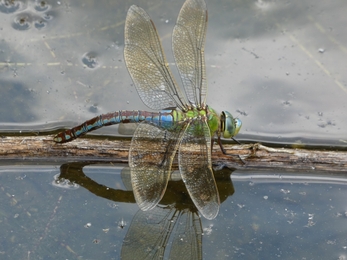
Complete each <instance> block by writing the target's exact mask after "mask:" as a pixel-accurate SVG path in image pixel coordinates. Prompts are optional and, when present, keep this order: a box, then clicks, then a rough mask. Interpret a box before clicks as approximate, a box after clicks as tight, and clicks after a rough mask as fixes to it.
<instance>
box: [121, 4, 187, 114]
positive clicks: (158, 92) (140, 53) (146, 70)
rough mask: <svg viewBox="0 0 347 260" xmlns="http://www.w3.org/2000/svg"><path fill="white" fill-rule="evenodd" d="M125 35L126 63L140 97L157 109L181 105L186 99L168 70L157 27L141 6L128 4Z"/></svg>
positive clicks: (182, 105) (149, 105)
mask: <svg viewBox="0 0 347 260" xmlns="http://www.w3.org/2000/svg"><path fill="white" fill-rule="evenodd" d="M124 37H125V47H124V59H125V63H126V66H127V68H128V70H129V73H130V75H131V77H132V79H133V82H134V84H135V86H136V89H137V92H138V93H139V96H140V97H141V99H142V101H143V102H144V103H145V104H146V105H147V106H148V107H150V108H152V109H156V110H160V109H165V108H168V107H179V108H181V109H183V107H184V106H185V105H186V102H185V100H184V97H183V95H182V93H181V91H180V90H179V89H178V88H177V87H176V86H177V84H176V82H175V80H174V78H173V76H172V73H171V71H170V70H169V67H168V64H167V61H166V58H165V55H164V52H163V50H162V46H161V43H160V40H159V37H158V33H157V30H156V28H155V26H154V24H153V22H152V20H151V18H150V17H149V16H148V14H147V13H146V12H145V11H144V10H143V9H142V8H140V7H138V6H135V5H133V6H131V7H130V8H129V11H128V14H127V17H126V20H125V36H124Z"/></svg>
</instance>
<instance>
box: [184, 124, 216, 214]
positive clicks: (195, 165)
mask: <svg viewBox="0 0 347 260" xmlns="http://www.w3.org/2000/svg"><path fill="white" fill-rule="evenodd" d="M178 160H179V168H180V172H181V175H182V179H183V182H184V183H185V185H186V187H187V190H188V192H189V195H190V197H191V199H192V200H193V202H194V204H195V206H196V207H197V208H198V210H199V211H200V213H201V214H202V215H203V216H204V217H205V218H207V219H213V218H215V217H216V216H217V214H218V211H219V204H220V202H219V194H218V189H217V185H216V182H215V179H214V176H213V170H212V162H211V134H210V129H209V127H208V125H207V122H206V121H203V120H199V119H196V120H193V121H192V122H191V123H190V125H189V127H188V128H187V130H186V131H185V133H184V135H183V138H182V141H181V145H180V148H179V154H178Z"/></svg>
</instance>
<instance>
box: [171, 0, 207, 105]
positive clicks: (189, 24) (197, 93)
mask: <svg viewBox="0 0 347 260" xmlns="http://www.w3.org/2000/svg"><path fill="white" fill-rule="evenodd" d="M206 27H207V9H206V3H205V1H204V0H187V1H186V2H185V3H184V5H183V7H182V9H181V11H180V14H179V15H178V18H177V22H176V26H175V28H174V31H173V34H172V44H173V52H174V56H175V60H176V64H177V67H178V70H179V72H180V75H181V78H182V82H183V86H184V90H185V92H186V96H187V98H188V100H189V102H190V103H191V104H194V105H196V106H197V107H199V106H201V105H204V104H205V102H206V94H207V93H206V92H207V83H206V68H205V57H204V45H205V37H206Z"/></svg>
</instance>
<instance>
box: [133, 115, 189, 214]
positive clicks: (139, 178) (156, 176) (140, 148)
mask: <svg viewBox="0 0 347 260" xmlns="http://www.w3.org/2000/svg"><path fill="white" fill-rule="evenodd" d="M186 127H187V126H186V124H184V123H183V122H182V124H178V123H177V124H175V125H174V126H173V127H172V128H171V129H170V130H167V129H163V128H160V127H158V126H156V125H152V124H150V123H148V122H142V123H141V124H139V126H138V128H137V129H136V131H135V133H134V136H133V138H132V141H131V145H130V151H129V166H130V170H131V184H132V187H133V191H134V196H135V199H136V202H137V204H138V205H139V207H140V208H141V209H142V210H149V209H152V208H154V207H155V206H156V205H157V204H158V203H159V201H160V200H161V199H162V197H163V196H164V193H165V190H166V187H167V183H168V181H169V178H170V173H171V165H172V160H173V158H174V157H175V154H176V151H177V149H178V145H179V142H180V140H181V139H182V135H183V133H184V131H185V129H186Z"/></svg>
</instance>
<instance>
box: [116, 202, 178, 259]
mask: <svg viewBox="0 0 347 260" xmlns="http://www.w3.org/2000/svg"><path fill="white" fill-rule="evenodd" d="M178 213H179V212H178V211H177V210H175V209H172V208H159V207H156V208H154V209H153V210H151V211H148V212H144V211H141V210H139V211H138V212H137V213H136V215H135V217H134V218H133V220H132V221H131V225H130V227H129V230H128V233H127V235H126V236H125V238H124V241H123V245H122V252H121V259H122V260H128V259H129V260H132V259H151V260H152V259H163V257H164V251H165V248H166V245H167V242H168V239H169V237H170V234H171V232H172V229H173V227H174V226H175V223H176V220H177V217H178Z"/></svg>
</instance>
